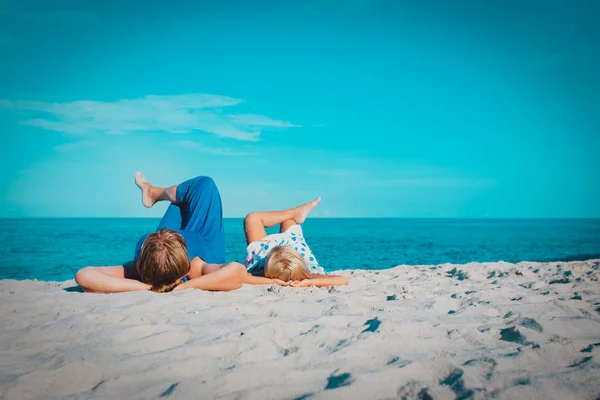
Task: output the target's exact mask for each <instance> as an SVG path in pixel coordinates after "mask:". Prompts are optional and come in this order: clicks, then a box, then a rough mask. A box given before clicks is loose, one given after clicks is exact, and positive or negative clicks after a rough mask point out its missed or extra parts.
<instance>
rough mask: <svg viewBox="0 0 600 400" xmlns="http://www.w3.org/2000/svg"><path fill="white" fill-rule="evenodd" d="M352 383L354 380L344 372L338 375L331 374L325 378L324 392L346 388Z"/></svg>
mask: <svg viewBox="0 0 600 400" xmlns="http://www.w3.org/2000/svg"><path fill="white" fill-rule="evenodd" d="M353 383H354V379H353V378H352V374H350V373H348V372H346V373H343V374H339V375H334V374H331V375H329V377H328V378H327V385H326V386H325V390H331V389H337V388H340V387H344V386H348V385H351V384H353Z"/></svg>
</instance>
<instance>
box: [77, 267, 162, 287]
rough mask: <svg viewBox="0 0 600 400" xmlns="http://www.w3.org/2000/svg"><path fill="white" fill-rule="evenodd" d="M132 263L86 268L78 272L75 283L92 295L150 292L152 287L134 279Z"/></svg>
mask: <svg viewBox="0 0 600 400" xmlns="http://www.w3.org/2000/svg"><path fill="white" fill-rule="evenodd" d="M131 264H132V263H129V264H126V265H125V266H123V265H119V266H114V267H85V268H82V269H80V270H79V271H77V274H76V275H75V281H76V282H77V284H78V285H79V286H81V288H82V289H83V290H85V291H86V292H91V293H118V292H131V291H134V290H150V285H147V284H145V283H143V282H140V281H139V280H137V279H134V278H132V276H133V275H134V274H133V273H130V271H128V269H130V268H131V267H132V265H131Z"/></svg>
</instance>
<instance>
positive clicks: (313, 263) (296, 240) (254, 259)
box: [244, 225, 325, 275]
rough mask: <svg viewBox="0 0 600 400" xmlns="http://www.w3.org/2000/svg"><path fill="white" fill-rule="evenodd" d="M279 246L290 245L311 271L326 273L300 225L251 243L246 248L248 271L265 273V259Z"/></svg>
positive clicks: (245, 262) (258, 273)
mask: <svg viewBox="0 0 600 400" xmlns="http://www.w3.org/2000/svg"><path fill="white" fill-rule="evenodd" d="M277 246H290V247H291V248H293V249H294V250H296V251H297V252H298V253H299V254H300V255H301V256H302V258H304V262H306V266H307V267H308V269H309V270H310V272H311V273H313V274H321V275H325V270H324V269H323V267H321V266H320V265H319V263H318V262H317V258H316V257H315V256H314V254H313V253H312V252H311V251H310V248H309V247H308V245H307V244H306V240H305V239H304V234H303V233H302V228H301V227H300V225H292V226H291V227H289V228H288V229H287V230H286V231H285V232H283V233H275V234H272V235H268V236H266V237H265V238H264V239H261V240H257V241H254V242H252V243H250V244H249V245H248V247H247V249H246V250H247V251H248V257H247V258H246V261H244V265H245V266H246V269H247V270H248V272H250V273H252V274H257V275H260V274H263V273H264V269H265V261H266V260H267V257H268V256H269V253H270V252H271V250H272V249H273V248H274V247H277Z"/></svg>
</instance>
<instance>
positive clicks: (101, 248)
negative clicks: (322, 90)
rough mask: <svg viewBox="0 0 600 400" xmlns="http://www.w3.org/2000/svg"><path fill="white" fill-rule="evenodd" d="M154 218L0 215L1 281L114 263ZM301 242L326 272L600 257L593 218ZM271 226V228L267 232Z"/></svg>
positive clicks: (328, 222) (398, 223) (228, 226)
mask: <svg viewBox="0 0 600 400" xmlns="http://www.w3.org/2000/svg"><path fill="white" fill-rule="evenodd" d="M158 221H159V220H158V219H148V218H114V219H112V218H90V219H83V218H81V219H80V218H65V219H50V218H48V219H1V220H0V223H1V224H2V229H1V230H0V246H1V250H2V253H1V257H0V279H5V278H11V279H40V280H57V281H62V280H66V279H71V278H73V277H74V275H75V272H76V271H77V270H78V269H79V268H82V267H85V266H88V265H95V266H98V265H120V264H122V263H124V262H126V261H129V260H130V259H131V258H132V256H133V251H134V246H135V244H136V243H137V240H138V238H139V237H140V236H141V235H142V234H144V233H147V232H151V231H153V230H154V229H155V228H156V226H157V224H158ZM242 222H243V220H242V219H234V218H232V219H225V220H224V225H225V234H226V258H227V260H234V261H240V262H243V261H244V259H245V257H246V252H245V249H246V242H245V239H244V231H243V227H242ZM303 229H304V235H305V237H306V240H307V242H308V244H309V246H310V247H311V249H312V250H313V252H314V254H315V255H316V257H317V259H318V261H319V262H320V264H321V265H323V266H324V267H325V269H326V270H329V271H332V270H337V269H384V268H390V267H394V266H396V265H398V264H408V265H423V264H440V263H467V262H470V261H481V262H489V261H500V260H504V261H509V262H518V261H570V260H585V259H590V258H600V220H599V219H577V220H570V219H554V220H545V219H531V220H526V219H513V220H511V219H471V220H466V219H465V220H463V219H321V218H314V219H309V220H307V221H306V223H305V224H304V225H303ZM274 232H276V230H275V229H270V230H269V233H274Z"/></svg>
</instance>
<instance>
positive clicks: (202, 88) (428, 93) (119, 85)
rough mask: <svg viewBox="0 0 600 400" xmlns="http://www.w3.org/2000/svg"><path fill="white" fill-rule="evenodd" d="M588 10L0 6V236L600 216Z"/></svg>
mask: <svg viewBox="0 0 600 400" xmlns="http://www.w3.org/2000/svg"><path fill="white" fill-rule="evenodd" d="M598 20H600V2H598V1H594V0H592V1H583V0H581V1H577V0H575V1H562V0H555V1H514V0H503V1H499V0H490V1H480V0H472V1H466V0H456V1H445V0H424V1H404V0H397V1H375V0H373V1H367V0H355V1H352V0H346V1H335V0H320V1H313V0H307V1H303V2H296V1H252V2H248V1H229V0H222V1H210V2H204V1H195V2H190V1H179V0H172V1H168V2H167V1H154V0H147V1H143V2H142V1H118V2H117V1H96V0H94V1H81V0H77V1H75V0H57V1H52V2H48V1H29V0H18V1H17V0H0V190H1V194H2V196H1V198H0V217H41V216H43V217H158V216H160V215H161V213H162V212H164V210H165V208H166V205H165V204H160V205H157V206H155V207H154V208H152V209H150V210H147V209H145V208H143V207H142V205H141V201H140V200H141V196H140V193H139V190H138V189H137V188H136V187H135V186H134V181H133V177H134V173H135V172H136V171H138V170H140V171H142V172H143V173H144V174H145V175H146V177H147V179H148V181H149V182H151V183H152V184H155V185H158V186H170V185H173V184H176V183H179V182H181V181H183V180H185V179H188V178H191V177H194V176H197V175H209V176H212V177H213V178H214V180H215V181H216V183H217V185H218V187H219V189H220V192H221V196H222V199H223V207H224V215H225V216H226V217H243V216H244V215H246V214H247V213H249V212H251V211H255V210H267V209H282V208H288V207H292V206H295V205H297V204H300V203H304V202H306V201H309V200H311V199H312V198H314V197H316V196H321V197H322V199H323V201H322V203H321V204H320V205H319V207H318V208H317V209H316V210H315V212H314V215H315V216H316V217H411V218H430V217H436V218H437V217H452V218H599V217H600V200H598V199H599V198H600V179H599V178H600V172H599V171H600V157H599V154H600V151H599V150H600V116H599V115H600V112H599V111H600V75H599V74H598V65H600V24H598V23H597V21H598Z"/></svg>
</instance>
